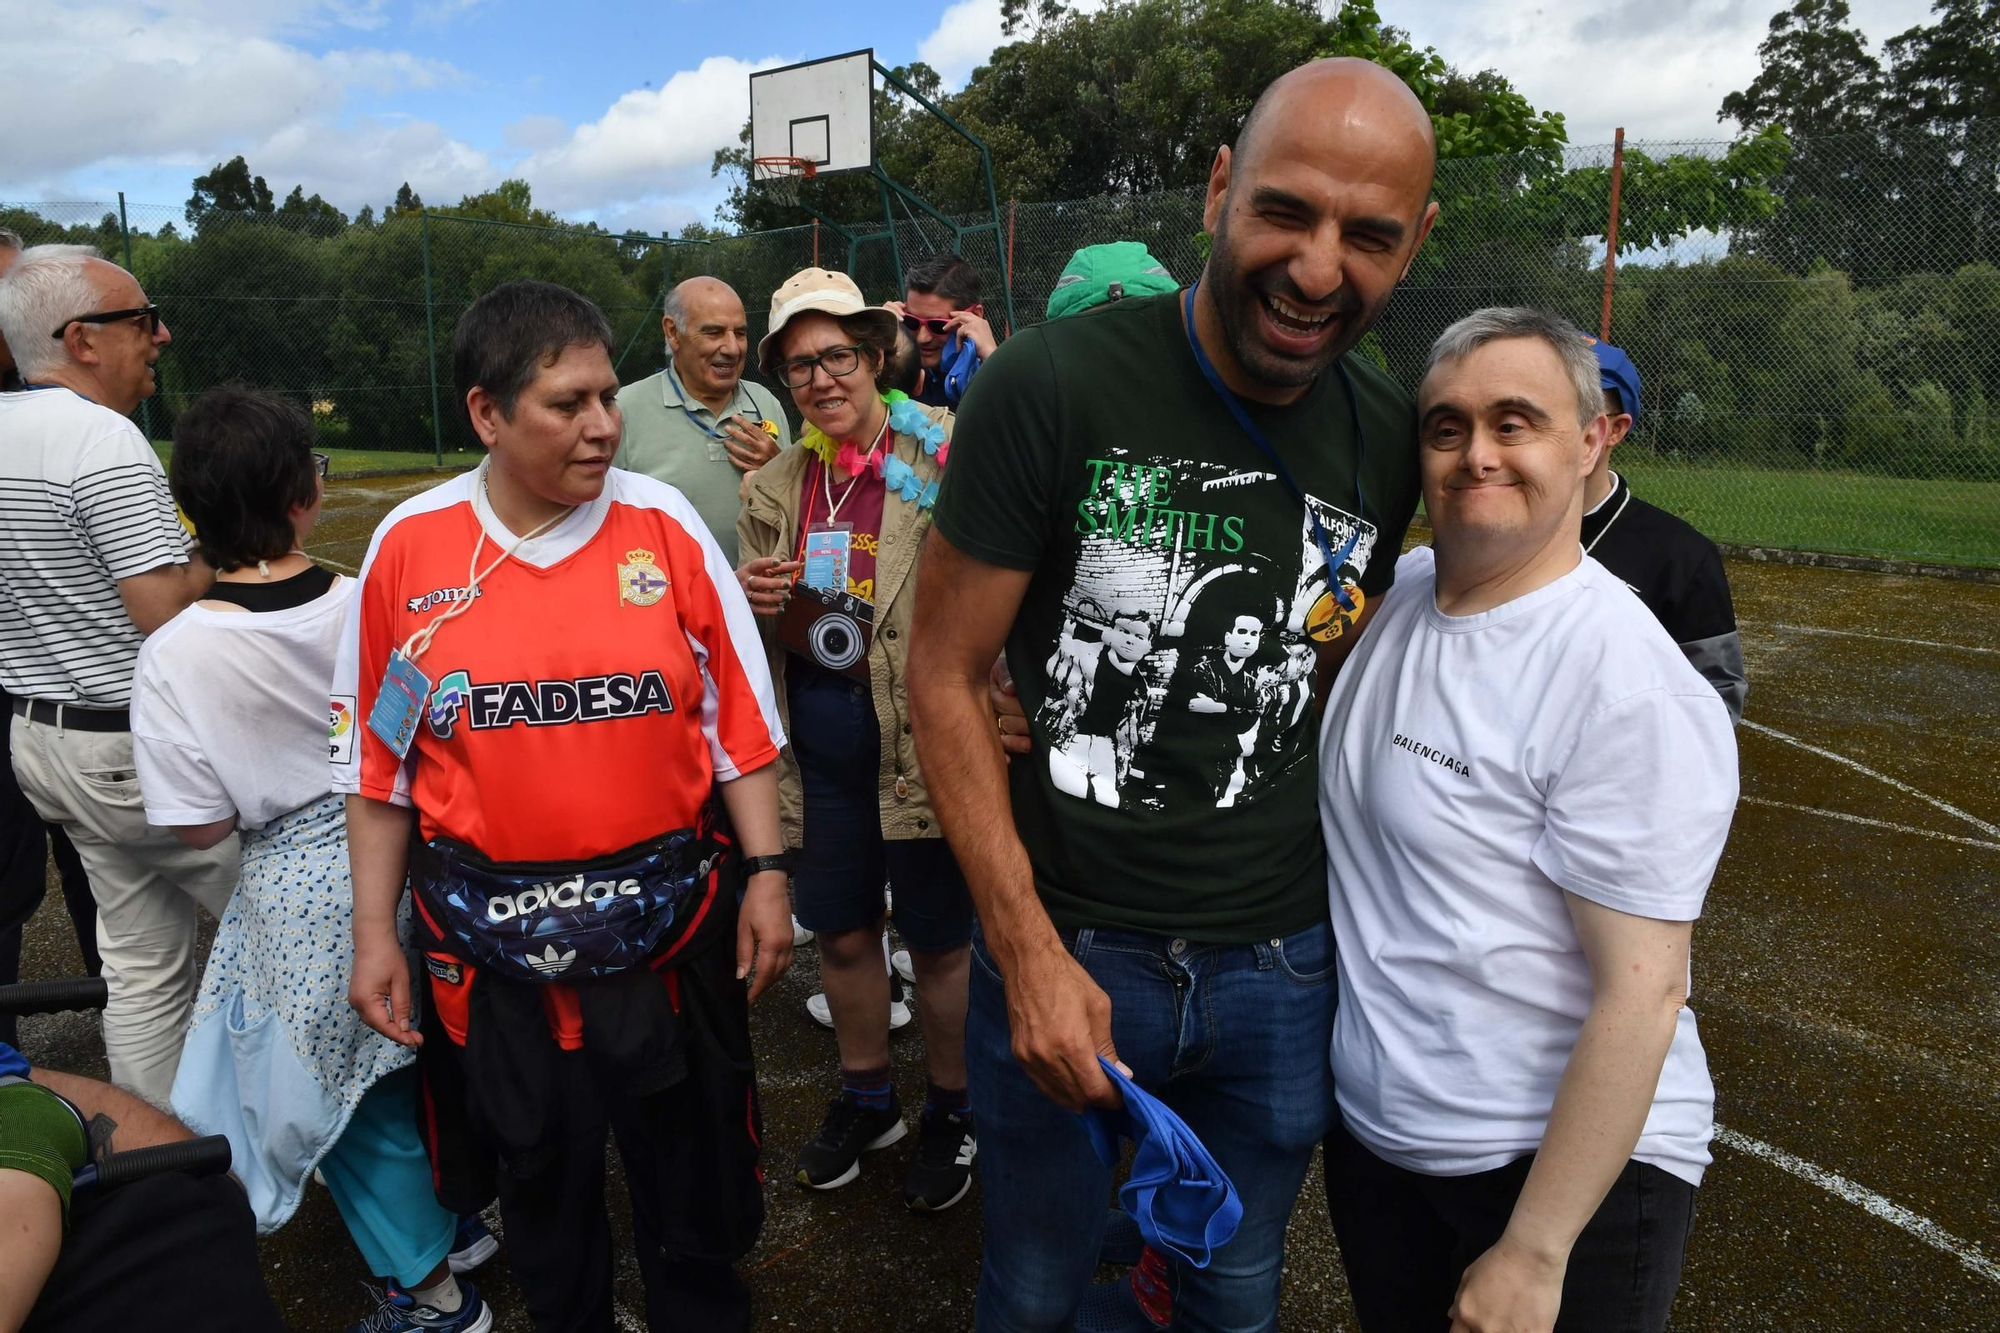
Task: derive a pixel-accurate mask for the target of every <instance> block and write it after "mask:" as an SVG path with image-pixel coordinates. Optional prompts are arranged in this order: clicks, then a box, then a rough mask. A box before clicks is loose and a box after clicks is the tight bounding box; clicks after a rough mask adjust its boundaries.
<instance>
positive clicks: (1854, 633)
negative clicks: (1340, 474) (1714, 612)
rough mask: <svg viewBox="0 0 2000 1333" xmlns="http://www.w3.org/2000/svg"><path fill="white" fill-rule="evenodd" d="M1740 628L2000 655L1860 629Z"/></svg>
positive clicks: (1762, 623) (1761, 624)
mask: <svg viewBox="0 0 2000 1333" xmlns="http://www.w3.org/2000/svg"><path fill="white" fill-rule="evenodd" d="M1737 623H1738V625H1739V627H1740V626H1744V625H1750V626H1755V627H1756V628H1758V629H1781V630H1786V631H1788V632H1790V633H1792V634H1830V635H1833V636H1834V637H1836V638H1841V639H1875V640H1877V641H1878V642H1881V643H1906V644H1908V645H1910V646H1911V647H1912V648H1949V649H1951V650H1952V651H1954V652H1960V653H1994V654H2000V648H1975V647H1973V646H1972V645H1971V644H1969V643H1944V642H1941V641H1940V640H1937V639H1901V638H1898V637H1896V636H1895V635H1893V634H1867V633H1864V632H1862V631H1861V630H1858V629H1821V628H1819V627H1818V626H1817V625H1781V624H1778V623H1777V622H1775V621H1769V620H1743V621H1738V622H1737Z"/></svg>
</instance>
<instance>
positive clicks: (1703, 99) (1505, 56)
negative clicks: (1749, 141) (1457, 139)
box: [1395, 0, 1930, 144]
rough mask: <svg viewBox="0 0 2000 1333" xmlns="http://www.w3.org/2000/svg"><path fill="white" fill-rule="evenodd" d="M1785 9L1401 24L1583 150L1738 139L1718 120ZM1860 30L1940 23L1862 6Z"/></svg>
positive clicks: (1718, 2)
mask: <svg viewBox="0 0 2000 1333" xmlns="http://www.w3.org/2000/svg"><path fill="white" fill-rule="evenodd" d="M1781 7H1782V6H1781V5H1780V4H1779V3H1777V0H1688V2H1687V3H1683V4H1663V3H1660V0H1596V2H1595V3H1590V4H1587V5H1582V6H1576V7H1573V8H1571V9H1570V10H1568V11H1562V10H1557V9H1554V8H1552V7H1551V8H1543V7H1540V6H1534V7H1531V6H1520V7H1516V6H1512V5H1505V4H1500V3H1496V2H1495V0H1446V2H1444V3H1439V2H1438V0H1431V2H1430V3H1424V4H1420V5H1416V6H1413V7H1412V10H1411V11H1410V12H1407V13H1399V14H1397V15H1396V16H1395V17H1396V21H1397V22H1398V23H1399V24H1401V25H1404V26H1407V27H1408V29H1409V30H1410V32H1411V34H1412V35H1413V37H1414V38H1415V40H1416V41H1417V42H1418V43H1419V44H1423V45H1431V46H1435V47H1436V48H1437V49H1438V52H1439V54H1441V55H1443V56H1444V57H1445V58H1446V59H1447V60H1449V61H1451V62H1452V63H1453V64H1454V65H1457V66H1458V67H1459V68H1460V69H1462V70H1465V71H1467V72H1472V71H1475V70H1481V69H1488V68H1491V69H1496V70H1498V71H1499V72H1500V73H1502V74H1504V75H1506V76H1507V78H1508V79H1510V80H1511V81H1512V82H1513V84H1514V87H1515V88H1516V89H1517V90H1518V91H1519V92H1520V93H1521V94H1522V95H1523V96H1525V97H1526V98H1527V99H1528V100H1529V101H1530V102H1531V103H1533V104H1534V105H1535V106H1537V107H1539V108H1541V109H1542V110H1544V111H1560V112H1562V113H1563V115H1564V117H1565V120H1566V121H1567V125H1568V129H1569V141H1570V142H1571V143H1573V144H1602V143H1609V142H1611V138H1612V132H1613V130H1614V129H1616V128H1617V127H1618V126H1620V125H1622V126H1624V127H1625V133H1626V137H1627V138H1628V139H1631V140H1637V141H1647V140H1651V141H1654V142H1659V141H1663V140H1688V139H1727V138H1729V137H1731V136H1732V135H1734V134H1735V133H1736V126H1735V125H1734V124H1733V123H1728V122H1721V121H1718V120H1716V118H1715V115H1716V110H1717V109H1718V108H1719V107H1720V106H1721V105H1722V99H1723V98H1724V97H1726V96H1728V95H1729V94H1730V93H1731V92H1734V91H1735V90H1737V89H1739V88H1742V87H1745V86H1747V85H1748V84H1749V83H1750V81H1751V80H1752V79H1754V78H1756V77H1757V69H1758V59H1757V44H1758V43H1759V42H1761V41H1762V40H1763V39H1764V35H1765V33H1766V31H1767V30H1768V26H1769V24H1770V21H1771V16H1772V14H1774V13H1776V12H1777V11H1778V10H1779V9H1780V8H1781ZM1852 8H1853V15H1854V17H1853V22H1854V23H1855V25H1856V26H1858V27H1859V28H1860V29H1861V31H1862V32H1863V33H1864V34H1866V35H1867V37H1868V38H1869V49H1870V50H1871V51H1872V52H1874V53H1875V54H1876V56H1877V57H1878V58H1879V57H1880V55H1881V48H1882V43H1883V42H1884V41H1885V40H1886V39H1887V38H1889V37H1893V36H1895V35H1896V34H1897V33H1900V32H1902V31H1903V30H1904V29H1906V28H1908V27H1910V26H1911V25H1912V24H1916V23H1923V22H1926V21H1928V17H1929V9H1930V6H1929V0H1852Z"/></svg>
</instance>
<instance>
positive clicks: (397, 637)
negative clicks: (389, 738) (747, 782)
mask: <svg viewBox="0 0 2000 1333" xmlns="http://www.w3.org/2000/svg"><path fill="white" fill-rule="evenodd" d="M484 477H485V468H484V467H483V466H482V467H481V468H480V469H479V470H477V471H475V472H471V473H467V474H466V475H464V476H460V477H456V478H453V479H452V480H450V481H448V482H445V483H444V484H443V485H441V486H437V487H434V488H433V489H431V490H428V491H425V492H424V493H423V494H421V495H417V496H413V497H412V498H411V499H409V500H407V501H405V502H404V503H403V504H401V505H399V506H397V508H396V509H395V510H394V511H393V512H392V513H391V514H390V515H389V517H388V518H386V519H385V520H383V522H382V526H381V527H380V528H378V529H377V530H376V532H375V537H374V540H373V542H372V543H371V545H370V547H369V551H368V558H367V561H366V563H364V564H363V566H362V569H361V588H360V592H359V595H358V596H356V597H355V599H354V602H353V605H352V609H351V610H350V612H349V615H348V621H347V626H346V632H345V634H344V636H343V640H342V645H341V653H340V657H339V661H338V664H337V667H336V671H335V676H334V684H333V700H332V716H333V717H334V718H336V719H340V720H344V721H346V723H347V729H348V731H350V732H351V735H352V743H351V744H343V743H341V742H342V739H343V737H341V736H336V737H335V738H334V744H333V745H332V747H331V749H332V756H333V789H334V790H335V791H342V792H358V793H360V794H361V795H363V796H368V797H372V798H374V799H376V800H381V801H392V802H394V803H396V804H398V805H406V806H408V805H414V806H415V807H416V810H417V813H418V817H419V821H420V826H421V830H422V833H423V835H424V837H426V838H434V837H438V836H443V837H448V838H452V839H455V840H457V841H459V842H463V843H467V844H470V845H471V846H473V847H475V848H477V849H478V850H479V851H480V852H481V853H483V854H484V855H485V856H487V857H488V858H490V859H492V860H495V861H533V862H541V861H554V862H563V861H576V860H583V859H586V858H590V857H595V856H600V855H602V854H604V853H606V852H611V851H616V850H618V849H619V848H623V847H628V846H631V845H632V844H634V843H637V842H640V841H641V840H643V839H646V838H650V837H653V836H656V835H658V834H660V833H663V832H666V831H668V830H672V829H680V828H686V827H688V826H690V825H692V824H694V823H695V821H696V816H697V814H698V812H699V811H700V809H701V807H702V805H703V803H704V802H706V801H707V800H708V799H709V797H710V794H711V792H712V790H713V787H714V784H715V782H716V781H717V780H727V779H730V778H734V777H737V776H739V775H741V774H744V773H749V772H752V771H754V770H756V769H758V768H761V767H763V766H764V765H765V764H768V763H770V762H772V760H774V759H776V758H777V756H778V748H779V746H781V745H782V744H783V743H784V738H783V736H782V734H781V733H780V730H779V726H778V714H777V704H776V699H775V697H774V695H773V693H772V688H771V677H770V672H769V669H768V668H767V666H766V663H765V657H764V648H763V645H762V642H761V640H760V638H759V636H758V632H757V627H756V623H755V620H754V619H753V617H752V614H751V611H750V607H749V604H748V603H747V602H746V601H745V600H744V598H743V594H742V592H741V590H740V589H739V588H738V587H737V584H736V579H735V575H734V573H733V571H731V569H730V567H729V564H728V562H727V560H726V559H725V558H724V557H723V554H722V551H721V549H720V548H719V547H717V546H716V544H715V540H714V538H713V537H711V536H710V535H709V532H708V529H707V528H706V527H704V526H703V524H702V521H701V519H700V517H699V516H698V515H697V514H696V513H695V510H694V507H693V506H692V505H690V504H689V503H688V502H687V500H686V498H685V497H683V496H682V495H681V493H680V492H679V491H677V490H675V489H674V488H673V487H671V486H668V485H666V484H665V483H663V482H659V481H654V480H653V479H651V478H648V477H643V476H639V475H637V474H635V473H631V472H625V471H622V470H620V469H617V468H613V469H612V470H611V471H610V473H609V474H608V476H607V479H606V481H605V485H604V492H603V494H602V495H600V496H599V497H598V499H597V500H596V501H594V502H592V503H591V504H589V505H585V506H582V507H580V508H579V509H577V510H576V511H575V512H574V513H572V514H570V515H569V516H568V517H567V518H565V519H564V520H563V521H562V522H561V523H560V524H558V525H557V526H556V527H555V528H554V529H552V530H551V531H549V532H548V533H546V534H544V535H543V536H541V537H538V538H536V539H535V540H533V541H531V542H528V543H525V544H524V545H523V546H522V547H521V549H520V550H518V551H516V552H515V553H514V554H513V555H511V556H509V557H507V558H506V559H504V560H501V561H500V563H499V565H498V566H497V567H496V568H495V569H494V570H493V572H492V573H491V574H489V575H487V576H486V577H485V578H484V579H483V580H481V582H480V584H479V586H478V588H477V589H476V591H475V592H474V594H473V597H472V605H471V606H470V607H468V608H467V609H466V610H465V611H464V612H462V613H460V614H459V615H457V616H455V617H454V618H453V619H452V620H450V621H449V622H448V623H445V624H444V625H442V627H441V628H440V629H439V630H438V632H437V634H436V635H435V637H434V638H433V639H432V641H431V643H430V646H429V647H428V648H427V649H426V650H425V651H424V652H423V653H422V655H421V656H420V657H419V658H418V659H417V662H416V666H417V669H418V670H420V671H422V672H423V674H424V675H425V676H426V677H428V678H429V681H430V687H429V691H428V693H427V696H426V698H425V700H424V705H423V709H422V716H421V717H420V718H419V720H418V723H417V727H416V733H415V737H416V738H415V741H414V742H413V743H412V745H411V747H410V752H409V754H408V756H407V757H406V758H404V759H402V760H400V761H399V760H398V759H397V757H396V755H395V753H394V751H392V750H391V749H390V748H389V747H388V746H387V745H386V744H384V743H383V741H382V740H381V739H380V738H379V737H378V736H376V735H375V733H374V731H373V730H372V729H370V728H369V726H368V718H369V715H370V712H371V710H372V709H373V708H374V707H375V701H376V695H377V693H378V692H379V691H380V689H381V688H382V681H383V673H384V671H385V669H386V668H387V666H388V663H389V655H390V653H391V651H393V650H395V649H397V648H400V647H401V646H402V645H403V644H404V643H406V642H407V641H408V640H409V639H410V636H411V635H413V634H415V633H416V632H417V631H418V630H421V629H422V628H424V627H425V626H426V625H429V624H431V623H432V622H434V621H436V620H437V618H438V617H440V616H442V615H444V614H445V612H446V611H447V610H449V609H450V608H451V607H453V606H455V605H457V604H459V603H460V602H461V601H463V600H464V599H465V596H466V585H467V574H468V571H469V568H470V566H471V563H472V560H473V551H474V547H475V546H480V547H481V549H480V551H479V556H478V561H479V566H480V568H481V569H484V568H485V567H486V566H487V565H489V564H492V563H493V561H494V560H495V559H496V558H498V557H499V556H500V555H501V553H502V552H504V551H506V550H507V548H508V547H509V546H511V545H512V544H513V543H514V540H515V538H514V536H513V534H511V533H509V532H508V531H507V530H506V528H505V527H503V526H502V525H501V524H500V522H499V520H498V519H496V518H495V517H494V516H493V513H492V510H491V508H490V507H489V506H488V504H487V501H486V496H485V488H484ZM482 531H483V533H484V542H483V544H482V543H481V534H482ZM338 725H339V724H338V722H336V726H338Z"/></svg>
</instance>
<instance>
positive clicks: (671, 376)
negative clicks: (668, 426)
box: [667, 362, 743, 440]
mask: <svg viewBox="0 0 2000 1333" xmlns="http://www.w3.org/2000/svg"><path fill="white" fill-rule="evenodd" d="M667 379H668V380H669V381H670V382H671V383H672V384H673V386H674V392H675V393H677V394H679V395H680V396H681V402H680V407H681V411H683V412H685V413H687V417H688V420H689V421H692V422H693V423H694V424H695V426H696V427H697V428H698V429H699V430H700V431H701V433H702V434H704V435H706V436H708V438H709V439H711V440H720V439H723V438H725V436H726V435H727V432H725V431H724V430H723V429H722V426H721V422H722V418H723V416H724V415H726V414H724V413H718V414H717V415H716V418H715V420H716V428H715V429H714V430H710V429H709V428H708V427H707V426H704V425H702V424H701V418H700V417H698V416H696V415H695V413H697V412H699V411H700V410H701V409H700V407H699V406H696V407H689V406H688V392H687V386H686V385H685V384H682V383H681V377H680V376H679V375H678V374H676V373H675V371H674V367H673V363H672V362H668V363H667ZM742 396H743V390H742V388H741V386H738V388H737V390H736V392H735V393H734V394H732V395H731V396H730V399H729V406H731V407H734V406H736V403H737V400H738V399H739V398H741V397H742Z"/></svg>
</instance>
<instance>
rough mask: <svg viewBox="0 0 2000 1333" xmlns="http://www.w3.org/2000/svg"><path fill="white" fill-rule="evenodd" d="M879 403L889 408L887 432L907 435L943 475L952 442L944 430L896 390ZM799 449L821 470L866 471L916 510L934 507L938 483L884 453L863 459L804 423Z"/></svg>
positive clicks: (847, 444) (851, 448)
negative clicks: (814, 458) (807, 451)
mask: <svg viewBox="0 0 2000 1333" xmlns="http://www.w3.org/2000/svg"><path fill="white" fill-rule="evenodd" d="M882 401H883V402H884V403H887V404H888V405H889V429H890V430H892V431H894V432H895V433H896V434H898V435H907V436H909V437H910V438H911V439H913V440H915V441H916V442H917V443H918V444H920V445H922V446H923V450H924V452H925V453H926V454H929V455H930V456H931V457H933V458H935V459H937V465H938V468H939V470H940V471H942V470H943V468H944V465H945V460H946V458H948V457H949V456H950V455H951V441H950V440H948V439H946V438H945V434H944V427H942V426H940V425H938V424H937V422H935V421H932V420H931V419H930V418H929V417H928V416H926V415H925V414H924V410H923V408H921V407H919V406H918V405H917V404H916V403H915V402H914V401H912V400H911V398H910V396H909V395H908V394H906V393H904V392H902V391H901V390H899V389H891V390H890V391H889V392H887V393H885V394H883V395H882ZM799 447H800V448H803V449H810V450H811V451H812V452H813V453H815V454H817V455H818V456H819V461H820V464H821V466H823V467H838V468H840V470H841V471H843V472H845V473H847V474H848V475H849V476H858V475H860V472H861V469H862V468H864V467H865V468H868V469H869V470H871V471H872V472H874V474H875V475H876V476H878V477H880V478H881V479H882V484H883V485H884V486H885V487H886V488H887V489H888V490H890V491H892V492H893V493H895V494H897V495H900V496H901V497H903V499H904V501H905V502H907V503H911V504H914V505H916V506H917V507H918V508H919V509H929V508H930V507H931V506H932V505H934V504H936V503H937V496H938V484H937V482H936V481H934V480H933V481H930V482H928V483H927V482H925V481H924V479H923V478H922V477H920V476H918V475H917V470H916V469H915V468H913V467H911V466H910V465H909V464H908V463H905V462H904V461H903V460H902V459H900V458H898V457H896V456H895V455H894V454H893V453H890V452H888V451H887V450H882V449H878V450H875V451H874V452H873V453H872V454H866V455H864V454H863V453H862V452H861V450H859V449H857V448H856V447H855V446H854V444H853V443H852V442H851V441H845V440H843V441H839V442H836V441H835V440H834V439H833V438H832V437H831V436H829V435H827V434H826V432H824V431H822V430H821V429H820V428H819V427H818V426H815V425H813V424H812V423H811V422H807V423H806V428H805V430H804V432H803V433H801V434H800V436H799Z"/></svg>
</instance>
